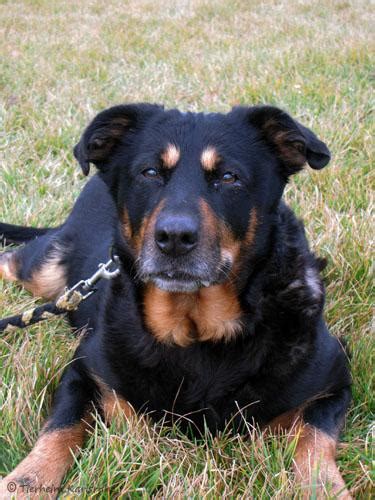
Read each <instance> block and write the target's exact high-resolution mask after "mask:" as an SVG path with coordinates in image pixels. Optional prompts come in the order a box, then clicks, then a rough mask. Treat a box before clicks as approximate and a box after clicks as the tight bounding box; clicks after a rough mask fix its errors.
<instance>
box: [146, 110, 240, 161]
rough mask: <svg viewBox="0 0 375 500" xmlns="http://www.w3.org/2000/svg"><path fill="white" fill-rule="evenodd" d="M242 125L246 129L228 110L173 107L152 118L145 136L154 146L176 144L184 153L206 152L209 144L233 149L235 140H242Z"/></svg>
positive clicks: (151, 145) (150, 145)
mask: <svg viewBox="0 0 375 500" xmlns="http://www.w3.org/2000/svg"><path fill="white" fill-rule="evenodd" d="M241 128H242V132H243V133H245V131H244V130H243V129H244V128H245V126H244V125H242V127H241V124H239V123H233V122H232V121H231V120H230V119H229V117H228V115H226V114H222V113H192V112H180V111H176V110H173V111H166V112H163V113H162V114H160V115H159V116H158V117H157V119H156V120H154V121H152V122H151V123H150V124H149V125H148V126H147V127H146V130H145V134H144V138H145V140H146V141H147V143H148V145H149V147H151V148H152V147H154V148H156V149H157V148H159V149H160V148H162V149H163V148H166V147H168V146H169V145H173V146H175V147H176V148H178V150H179V151H180V152H181V154H183V153H184V152H196V153H203V152H204V151H206V150H207V148H210V147H216V148H219V149H221V150H226V149H230V150H233V148H235V146H236V143H241V141H242V140H243V137H241V136H242V133H241ZM208 151H210V149H208Z"/></svg>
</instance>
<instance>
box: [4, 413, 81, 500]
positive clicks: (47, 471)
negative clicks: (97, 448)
mask: <svg viewBox="0 0 375 500" xmlns="http://www.w3.org/2000/svg"><path fill="white" fill-rule="evenodd" d="M86 426H87V424H85V423H83V422H80V423H78V424H76V425H74V426H73V427H69V428H63V429H59V430H54V431H50V432H49V431H47V432H44V433H42V434H41V436H40V437H39V439H38V441H37V442H36V444H35V446H34V448H33V449H32V450H31V452H30V453H29V454H28V455H27V457H26V458H25V459H24V460H22V462H21V463H20V464H19V465H18V466H17V467H16V468H15V469H14V471H13V472H11V473H10V474H9V475H8V476H6V477H5V478H4V479H3V480H2V481H1V483H0V498H10V497H11V495H10V492H9V485H11V486H13V485H16V486H17V491H16V492H14V493H13V495H14V496H16V497H17V498H55V497H56V496H57V495H58V488H59V487H60V484H61V482H62V480H63V478H64V476H65V474H66V472H67V471H68V469H69V468H70V466H71V465H72V464H73V461H74V459H73V456H74V454H76V453H77V452H78V451H79V447H81V446H82V444H83V442H84V436H85V432H86Z"/></svg>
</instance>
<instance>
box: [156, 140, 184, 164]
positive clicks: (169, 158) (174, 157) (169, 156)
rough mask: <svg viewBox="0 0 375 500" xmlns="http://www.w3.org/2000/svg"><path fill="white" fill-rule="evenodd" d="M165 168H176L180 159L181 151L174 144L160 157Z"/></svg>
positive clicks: (168, 146) (169, 145)
mask: <svg viewBox="0 0 375 500" xmlns="http://www.w3.org/2000/svg"><path fill="white" fill-rule="evenodd" d="M160 158H161V160H162V162H163V165H164V167H166V168H174V167H175V166H176V165H177V163H178V161H179V159H180V150H179V148H178V147H177V146H175V145H174V144H168V145H167V147H166V148H165V150H164V151H163V152H162V154H161V155H160Z"/></svg>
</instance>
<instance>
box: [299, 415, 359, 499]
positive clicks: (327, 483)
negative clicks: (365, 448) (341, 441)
mask: <svg viewBox="0 0 375 500" xmlns="http://www.w3.org/2000/svg"><path fill="white" fill-rule="evenodd" d="M335 455H336V440H335V439H334V438H332V437H330V436H328V434H325V433H324V432H322V431H320V430H318V429H316V428H315V427H313V426H312V425H309V424H304V425H301V427H300V430H299V436H298V442H297V447H296V451H295V455H294V461H293V463H294V471H295V474H296V480H297V481H298V483H300V484H301V486H302V491H303V498H306V499H308V498H311V495H312V494H315V498H318V499H324V498H327V496H329V495H331V496H332V494H333V495H334V496H335V498H339V499H340V500H344V499H345V500H349V499H351V498H352V497H351V495H350V493H349V491H348V490H347V488H346V486H345V483H344V480H343V478H342V477H341V474H340V472H339V470H338V468H337V465H336V460H335Z"/></svg>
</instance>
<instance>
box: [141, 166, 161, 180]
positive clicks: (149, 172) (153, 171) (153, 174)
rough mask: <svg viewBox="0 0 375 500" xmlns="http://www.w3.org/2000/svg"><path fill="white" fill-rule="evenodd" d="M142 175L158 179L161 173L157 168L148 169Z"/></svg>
mask: <svg viewBox="0 0 375 500" xmlns="http://www.w3.org/2000/svg"><path fill="white" fill-rule="evenodd" d="M142 175H144V176H145V177H149V178H156V177H158V176H159V173H158V171H157V170H156V168H146V169H145V170H143V171H142Z"/></svg>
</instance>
